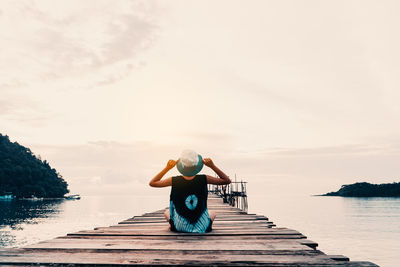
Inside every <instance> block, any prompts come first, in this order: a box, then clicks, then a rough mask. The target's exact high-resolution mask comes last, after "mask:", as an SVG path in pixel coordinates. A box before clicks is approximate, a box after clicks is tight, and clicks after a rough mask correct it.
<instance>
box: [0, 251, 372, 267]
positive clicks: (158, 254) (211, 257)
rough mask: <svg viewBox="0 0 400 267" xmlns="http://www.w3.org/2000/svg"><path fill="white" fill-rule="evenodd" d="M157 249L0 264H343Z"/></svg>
mask: <svg viewBox="0 0 400 267" xmlns="http://www.w3.org/2000/svg"><path fill="white" fill-rule="evenodd" d="M162 252H163V251H160V250H145V251H134V252H129V251H127V252H123V253H122V252H119V253H115V252H96V251H82V252H80V253H68V252H60V251H57V250H55V251H54V252H48V251H47V252H46V253H41V252H35V251H27V250H21V249H20V250H14V251H10V252H6V251H0V263H2V264H12V263H22V264H31V263H33V264H42V265H44V264H47V265H50V264H54V263H55V264H65V265H67V264H87V265H89V264H92V265H93V264H98V265H103V264H119V265H143V264H150V265H185V264H192V265H193V264H195V265H212V264H215V265H225V266H226V265H229V266H243V265H248V264H250V265H269V266H310V265H313V266H343V262H341V261H335V260H332V259H330V258H329V257H328V256H326V255H323V254H311V253H313V252H308V251H307V252H305V253H301V254H295V255H291V254H290V253H291V252H290V251H288V252H287V253H285V252H283V251H279V252H278V253H277V254H268V253H269V252H267V253H265V251H261V252H260V251H248V254H244V253H246V252H247V251H212V250H209V251H191V252H189V251H179V250H176V251H173V253H171V251H169V252H165V253H162ZM346 266H365V267H367V266H368V267H370V266H374V267H375V266H377V265H375V264H372V263H368V262H357V264H356V265H350V262H348V263H346Z"/></svg>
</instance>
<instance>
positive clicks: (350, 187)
mask: <svg viewBox="0 0 400 267" xmlns="http://www.w3.org/2000/svg"><path fill="white" fill-rule="evenodd" d="M317 196H340V197H400V182H399V183H388V184H370V183H367V182H359V183H354V184H347V185H342V186H341V187H340V189H339V190H338V191H336V192H329V193H326V194H322V195H317Z"/></svg>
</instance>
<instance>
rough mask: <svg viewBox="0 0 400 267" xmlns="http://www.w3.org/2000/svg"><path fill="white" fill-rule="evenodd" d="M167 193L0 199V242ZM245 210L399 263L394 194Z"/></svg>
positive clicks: (80, 224)
mask: <svg viewBox="0 0 400 267" xmlns="http://www.w3.org/2000/svg"><path fill="white" fill-rule="evenodd" d="M168 197H169V196H168V194H165V192H163V193H162V194H160V195H145V196H143V195H141V196H137V195H136V196H135V195H119V196H112V195H107V196H104V195H102V196H82V198H81V199H80V200H52V201H50V200H43V201H28V200H12V201H0V247H2V248H17V247H23V246H26V245H29V244H33V243H37V242H39V241H42V240H47V239H51V238H54V237H57V236H63V235H66V234H67V233H70V232H75V231H79V230H88V229H93V228H94V227H99V226H109V225H113V224H116V223H117V222H119V221H121V220H124V219H127V218H130V217H132V216H135V215H141V214H143V213H145V212H151V211H154V210H159V209H161V208H165V207H167V205H168ZM248 203H249V210H248V211H249V213H257V214H263V215H265V216H267V217H268V218H269V219H270V220H271V221H273V222H274V223H275V224H276V225H277V226H279V227H287V228H290V229H295V230H297V231H299V232H301V233H302V234H304V235H306V236H307V238H308V239H310V240H313V241H315V242H317V243H318V244H319V246H318V249H319V250H321V251H323V252H324V253H326V254H334V255H338V254H340V255H345V256H347V257H349V258H350V260H357V261H359V260H361V261H372V262H374V263H376V264H378V265H379V266H384V267H385V266H386V267H398V266H400V198H342V197H323V196H310V195H302V194H299V195H290V196H289V195H287V196H282V195H279V194H275V195H274V194H272V195H262V194H259V195H257V194H252V195H249V196H248Z"/></svg>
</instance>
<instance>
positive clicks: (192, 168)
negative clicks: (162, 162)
mask: <svg viewBox="0 0 400 267" xmlns="http://www.w3.org/2000/svg"><path fill="white" fill-rule="evenodd" d="M176 168H177V169H178V171H179V172H180V173H181V174H182V175H184V176H194V175H196V174H198V173H199V172H200V171H201V169H202V168H203V158H202V157H201V155H199V154H197V153H196V152H195V151H193V150H191V149H185V150H183V151H182V154H181V157H180V158H179V160H178V163H177V164H176Z"/></svg>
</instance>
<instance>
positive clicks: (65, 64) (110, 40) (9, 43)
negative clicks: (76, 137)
mask: <svg viewBox="0 0 400 267" xmlns="http://www.w3.org/2000/svg"><path fill="white" fill-rule="evenodd" d="M154 9H155V6H154V4H153V2H148V1H146V2H145V3H144V2H141V1H123V0H121V1H112V2H110V1H85V2H82V1H68V2H59V3H57V4H55V3H54V2H53V1H19V2H15V1H10V2H6V4H5V5H4V9H3V13H2V15H1V16H0V22H1V23H0V25H2V26H0V38H1V40H2V53H1V54H0V71H1V73H2V75H3V77H2V79H1V80H0V88H11V87H21V86H24V85H25V86H31V85H32V84H35V83H39V84H43V83H44V82H47V83H50V84H51V85H52V86H54V88H57V87H58V88H59V87H62V88H74V87H76V86H77V85H78V87H80V88H82V87H92V86H95V85H102V84H107V83H112V82H115V81H117V80H119V79H121V78H122V77H124V76H125V75H127V74H128V73H130V72H131V71H132V69H134V68H135V67H136V66H139V65H140V63H138V62H137V58H136V56H137V54H138V52H139V51H143V50H144V49H146V48H147V47H148V46H149V45H150V44H151V43H152V40H153V39H154V37H155V34H156V29H157V26H156V22H155V20H154V17H152V15H153V14H154ZM10 25H12V27H10Z"/></svg>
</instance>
